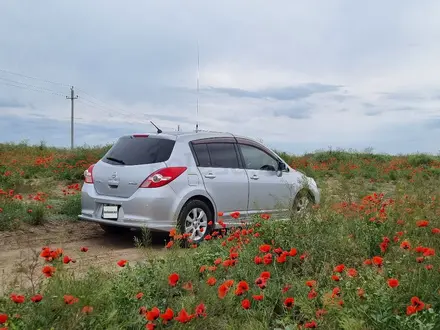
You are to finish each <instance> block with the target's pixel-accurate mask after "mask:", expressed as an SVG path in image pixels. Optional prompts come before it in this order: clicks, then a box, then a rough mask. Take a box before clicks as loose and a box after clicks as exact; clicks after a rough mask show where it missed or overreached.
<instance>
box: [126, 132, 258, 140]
mask: <svg viewBox="0 0 440 330" xmlns="http://www.w3.org/2000/svg"><path fill="white" fill-rule="evenodd" d="M136 134H146V135H148V136H151V137H153V136H154V137H161V138H164V139H170V140H177V139H178V140H179V141H182V142H187V141H188V142H189V141H193V140H196V139H207V138H221V137H236V138H242V139H247V140H251V141H255V142H258V141H256V140H254V139H252V138H249V137H246V136H239V135H234V134H232V133H228V132H215V131H204V130H200V131H198V132H195V131H192V132H191V131H190V132H188V131H186V132H185V131H167V132H165V131H164V132H162V133H156V132H155V133H151V132H148V133H134V134H132V135H136ZM128 136H130V135H128Z"/></svg>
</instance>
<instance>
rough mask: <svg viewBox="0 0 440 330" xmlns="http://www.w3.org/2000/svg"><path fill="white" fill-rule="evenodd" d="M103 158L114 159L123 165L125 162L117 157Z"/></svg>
mask: <svg viewBox="0 0 440 330" xmlns="http://www.w3.org/2000/svg"><path fill="white" fill-rule="evenodd" d="M105 158H106V159H108V160H112V161H114V162H116V163H119V164H121V165H125V162H124V161H123V160H120V159H117V158H113V157H105Z"/></svg>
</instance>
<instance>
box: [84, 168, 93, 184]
mask: <svg viewBox="0 0 440 330" xmlns="http://www.w3.org/2000/svg"><path fill="white" fill-rule="evenodd" d="M94 166H95V164H93V165H90V166H89V168H88V169H87V170H85V171H84V182H85V183H93V167H94Z"/></svg>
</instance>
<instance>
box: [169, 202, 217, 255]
mask: <svg viewBox="0 0 440 330" xmlns="http://www.w3.org/2000/svg"><path fill="white" fill-rule="evenodd" d="M194 209H196V210H197V209H200V210H203V212H204V213H205V215H206V219H207V223H206V229H205V230H204V231H203V233H200V231H198V233H199V235H200V239H195V240H193V241H192V242H188V240H182V243H183V244H182V246H183V247H188V246H189V245H190V244H200V243H201V242H203V240H204V239H205V237H206V235H208V234H210V233H211V232H212V229H213V227H214V225H213V224H214V215H213V212H212V211H211V208H210V207H209V206H208V205H207V204H206V203H205V202H204V201H201V200H199V199H193V200H190V201H188V202H187V203H186V204H185V205H184V206H183V208H182V210H181V211H180V214H179V218H178V219H177V225H178V228H179V230H180V232H181V233H182V234H184V233H185V232H186V231H185V224H186V223H187V221H186V219H187V217H188V216H190V213H191V212H193V210H194ZM210 221H212V224H211V225H209V222H210Z"/></svg>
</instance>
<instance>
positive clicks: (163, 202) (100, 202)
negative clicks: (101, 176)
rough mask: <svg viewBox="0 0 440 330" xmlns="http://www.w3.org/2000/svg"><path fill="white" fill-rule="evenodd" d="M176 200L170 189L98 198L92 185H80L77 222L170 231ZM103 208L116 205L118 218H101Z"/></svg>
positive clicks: (174, 224) (172, 226) (140, 191)
mask: <svg viewBox="0 0 440 330" xmlns="http://www.w3.org/2000/svg"><path fill="white" fill-rule="evenodd" d="M176 199H177V196H176V194H175V192H174V190H172V189H171V188H170V187H167V186H164V187H161V188H154V189H138V190H137V191H136V192H135V193H134V194H133V195H132V196H130V197H128V198H121V197H114V196H103V195H98V194H97V193H96V190H95V188H94V186H93V184H84V185H83V188H82V191H81V214H80V215H79V216H78V219H79V220H82V221H90V222H96V223H100V224H105V225H109V226H119V227H128V228H148V229H150V230H153V231H170V230H171V229H172V228H174V227H175V226H176V220H177V219H175V214H176V212H175V210H174V207H175V205H176ZM104 205H117V206H119V211H118V219H116V220H112V219H104V218H102V213H103V206H104Z"/></svg>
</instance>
